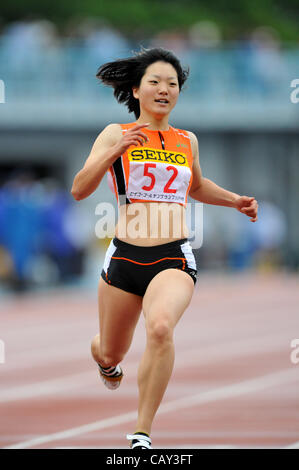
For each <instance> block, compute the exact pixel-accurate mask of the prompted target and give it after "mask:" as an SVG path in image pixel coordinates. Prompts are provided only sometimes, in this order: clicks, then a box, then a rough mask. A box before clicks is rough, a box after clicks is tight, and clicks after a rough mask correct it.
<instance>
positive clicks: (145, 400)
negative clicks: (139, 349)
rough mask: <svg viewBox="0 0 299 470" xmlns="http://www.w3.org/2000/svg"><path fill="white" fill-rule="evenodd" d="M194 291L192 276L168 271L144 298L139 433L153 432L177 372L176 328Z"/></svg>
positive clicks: (153, 284)
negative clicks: (144, 330)
mask: <svg viewBox="0 0 299 470" xmlns="http://www.w3.org/2000/svg"><path fill="white" fill-rule="evenodd" d="M193 290H194V282H193V280H192V279H191V277H190V276H189V274H187V273H184V272H183V271H180V270H178V269H166V270H164V271H161V272H160V273H159V274H157V275H156V276H155V277H154V278H153V279H152V281H151V282H150V283H149V285H148V287H147V290H146V293H145V295H144V297H143V313H144V316H145V325H146V336H147V342H146V348H145V352H144V354H143V357H142V359H141V363H140V366H139V370H138V387H139V406H138V420H137V425H136V431H138V432H145V433H147V434H150V432H151V426H152V422H153V419H154V416H155V414H156V412H157V409H158V407H159V405H160V403H161V400H162V398H163V395H164V392H165V390H166V387H167V384H168V382H169V379H170V377H171V373H172V370H173V364H174V344H173V331H174V327H175V325H176V324H177V322H178V321H179V319H180V318H181V316H182V314H183V313H184V311H185V310H186V308H187V307H188V305H189V303H190V300H191V298H192V294H193Z"/></svg>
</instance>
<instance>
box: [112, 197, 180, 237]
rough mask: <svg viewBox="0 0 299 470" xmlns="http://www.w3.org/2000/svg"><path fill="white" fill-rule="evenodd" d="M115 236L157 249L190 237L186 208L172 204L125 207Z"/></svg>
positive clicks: (127, 205)
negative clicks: (159, 246) (156, 247)
mask: <svg viewBox="0 0 299 470" xmlns="http://www.w3.org/2000/svg"><path fill="white" fill-rule="evenodd" d="M115 236H116V237H117V238H119V239H120V240H122V241H124V242H126V243H130V244H132V245H137V246H156V245H162V244H163V243H169V242H172V241H175V240H181V239H182V238H188V227H187V223H186V209H185V207H184V206H182V205H181V204H176V203H173V202H172V203H167V202H138V203H132V204H126V205H122V206H120V208H119V217H118V222H117V225H116V228H115Z"/></svg>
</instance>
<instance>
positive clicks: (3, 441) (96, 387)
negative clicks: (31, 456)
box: [0, 274, 299, 449]
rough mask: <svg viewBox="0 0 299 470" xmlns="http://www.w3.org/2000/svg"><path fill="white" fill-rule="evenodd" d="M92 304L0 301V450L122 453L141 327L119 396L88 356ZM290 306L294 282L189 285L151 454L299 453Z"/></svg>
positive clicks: (297, 285) (221, 280)
mask: <svg viewBox="0 0 299 470" xmlns="http://www.w3.org/2000/svg"><path fill="white" fill-rule="evenodd" d="M96 295H97V293H96V287H95V290H94V292H88V291H82V290H81V291H80V290H76V289H74V290H72V291H70V290H55V291H52V292H48V293H39V294H30V295H25V296H23V297H20V298H14V297H12V298H6V299H4V301H3V300H2V308H1V329H0V339H1V340H2V341H3V342H4V344H5V363H3V364H0V381H1V387H0V416H1V420H0V447H1V448H14V449H17V448H21V449H23V448H33V449H38V448H50V449H54V448H106V449H107V448H127V447H128V442H127V441H126V434H127V433H131V432H133V431H134V424H135V418H136V407H137V384H136V375H137V365H138V361H139V359H140V357H141V354H142V351H143V347H144V342H145V333H144V327H143V323H144V321H143V317H141V319H140V321H139V324H138V326H137V329H136V333H135V337H134V340H133V343H132V346H131V349H130V351H129V353H128V355H127V356H126V358H125V360H124V361H123V363H122V365H123V369H124V372H125V377H124V379H123V382H122V385H121V387H120V388H119V389H118V390H117V391H109V390H107V389H106V388H105V387H104V385H103V384H102V382H101V381H100V379H99V377H98V375H97V370H96V366H95V363H94V362H93V360H92V359H91V356H90V352H89V351H90V340H91V338H92V337H93V336H94V334H95V333H97V331H98V318H97V299H96ZM298 306H299V277H298V276H295V275H288V274H279V275H277V274H276V275H268V276H262V275H258V276H257V275H253V274H251V275H250V274H246V275H238V276H236V275H234V276H229V275H219V274H218V275H209V276H208V275H205V276H204V275H202V276H200V278H199V280H198V283H197V285H196V290H195V292H194V296H193V299H192V302H191V304H190V306H189V308H188V310H187V311H186V312H185V314H184V316H183V318H182V319H181V321H180V323H179V324H178V325H177V328H176V332H175V342H176V362H175V369H174V372H173V375H172V378H171V381H170V383H169V386H168V389H167V392H166V394H165V397H164V399H163V402H162V404H161V407H160V409H159V412H158V414H157V416H156V419H155V421H154V425H153V429H152V440H153V447H154V448H156V449H157V448H164V449H167V448H176V449H179V448H189V449H190V448H285V447H293V448H299V393H298V392H299V362H298V363H297V364H296V363H293V362H292V361H291V353H292V351H293V354H294V349H292V348H291V342H292V340H294V339H296V338H299V315H298V313H299V312H298ZM298 341H299V340H298ZM2 344H3V343H2ZM297 358H298V361H299V351H298V354H297Z"/></svg>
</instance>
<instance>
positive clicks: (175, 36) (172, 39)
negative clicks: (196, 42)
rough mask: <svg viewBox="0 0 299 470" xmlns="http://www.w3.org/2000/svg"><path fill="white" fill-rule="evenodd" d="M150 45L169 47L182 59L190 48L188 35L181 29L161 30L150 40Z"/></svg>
mask: <svg viewBox="0 0 299 470" xmlns="http://www.w3.org/2000/svg"><path fill="white" fill-rule="evenodd" d="M149 47H162V48H164V49H168V50H170V51H172V52H174V54H176V55H177V56H178V57H179V58H180V59H182V58H183V56H184V53H185V52H186V51H187V50H188V41H187V36H186V35H185V34H184V33H183V32H182V31H181V30H165V31H160V32H159V33H158V34H156V35H155V36H154V37H153V38H152V39H151V40H150V43H149Z"/></svg>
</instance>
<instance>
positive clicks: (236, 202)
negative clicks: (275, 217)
mask: <svg viewBox="0 0 299 470" xmlns="http://www.w3.org/2000/svg"><path fill="white" fill-rule="evenodd" d="M189 135H190V138H191V144H192V150H193V170H192V171H193V181H192V185H191V188H190V192H189V195H190V196H191V197H192V199H195V200H196V201H200V202H203V203H205V204H213V205H217V206H226V207H234V208H235V209H237V210H238V211H239V212H241V213H242V214H245V215H247V216H248V217H251V219H250V221H251V222H256V221H257V219H258V217H257V211H258V203H257V201H256V200H255V198H254V197H249V196H240V195H239V194H236V193H232V192H230V191H227V190H226V189H224V188H221V187H220V186H218V185H217V184H216V183H214V182H213V181H211V180H209V179H208V178H204V177H203V176H202V172H201V168H200V164H199V152H198V142H197V138H196V136H195V134H193V133H192V132H189Z"/></svg>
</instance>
